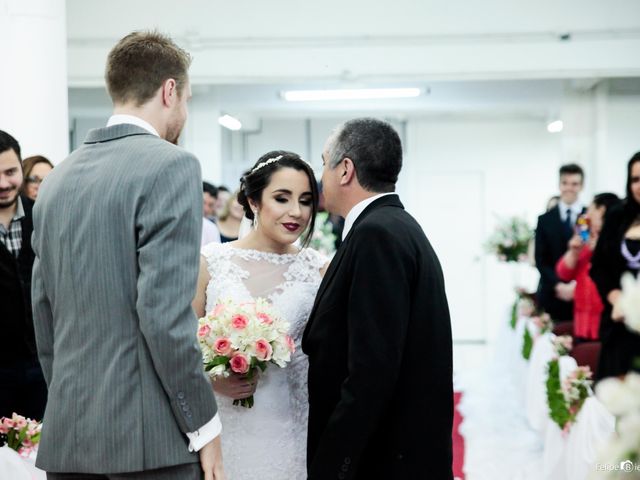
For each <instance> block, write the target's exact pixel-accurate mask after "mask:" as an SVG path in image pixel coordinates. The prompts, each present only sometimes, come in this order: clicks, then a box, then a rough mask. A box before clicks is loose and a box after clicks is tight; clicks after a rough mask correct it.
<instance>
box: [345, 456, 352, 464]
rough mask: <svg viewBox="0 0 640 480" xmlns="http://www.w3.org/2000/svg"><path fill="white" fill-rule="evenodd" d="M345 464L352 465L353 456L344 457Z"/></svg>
mask: <svg viewBox="0 0 640 480" xmlns="http://www.w3.org/2000/svg"><path fill="white" fill-rule="evenodd" d="M344 463H345V465H351V457H344Z"/></svg>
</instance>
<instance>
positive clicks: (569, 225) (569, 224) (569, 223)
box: [564, 208, 573, 234]
mask: <svg viewBox="0 0 640 480" xmlns="http://www.w3.org/2000/svg"><path fill="white" fill-rule="evenodd" d="M564 226H565V227H566V229H567V232H569V233H570V234H572V233H573V222H572V221H571V209H570V208H567V216H566V218H565V219H564Z"/></svg>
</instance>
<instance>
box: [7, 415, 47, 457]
mask: <svg viewBox="0 0 640 480" xmlns="http://www.w3.org/2000/svg"><path fill="white" fill-rule="evenodd" d="M40 430H42V424H41V423H40V422H37V421H35V420H31V419H29V418H24V417H23V416H22V415H18V414H17V413H14V414H13V415H12V416H11V418H9V417H2V418H0V439H2V440H3V442H2V443H6V444H7V446H8V447H9V448H10V449H12V450H15V451H16V452H18V453H19V454H20V455H21V456H23V457H28V456H29V454H30V453H31V452H32V451H33V450H34V449H35V448H36V445H38V442H40Z"/></svg>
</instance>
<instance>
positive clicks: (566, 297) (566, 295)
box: [555, 282, 576, 302]
mask: <svg viewBox="0 0 640 480" xmlns="http://www.w3.org/2000/svg"><path fill="white" fill-rule="evenodd" d="M575 289H576V283H575V282H571V283H562V282H559V283H557V284H556V288H555V290H556V297H557V298H559V299H560V300H563V301H565V302H570V301H572V300H573V294H574V292H575Z"/></svg>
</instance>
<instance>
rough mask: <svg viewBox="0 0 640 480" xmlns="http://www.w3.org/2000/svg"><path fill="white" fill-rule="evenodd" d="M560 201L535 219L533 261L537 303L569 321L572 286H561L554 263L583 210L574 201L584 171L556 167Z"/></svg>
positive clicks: (567, 284)
mask: <svg viewBox="0 0 640 480" xmlns="http://www.w3.org/2000/svg"><path fill="white" fill-rule="evenodd" d="M559 173H560V201H559V202H558V205H556V206H555V207H553V208H552V209H551V210H549V211H548V212H546V213H545V214H543V215H541V216H540V217H538V226H537V228H536V244H535V258H536V267H537V268H538V271H539V272H540V283H539V285H538V292H537V299H538V304H539V305H540V307H541V308H542V309H544V311H545V312H547V313H548V314H549V315H550V316H551V318H552V319H553V320H556V321H563V320H571V318H572V315H573V293H574V288H575V283H564V282H562V281H560V279H559V278H558V276H557V275H556V269H555V267H556V263H557V262H558V260H559V259H560V257H561V256H562V255H564V253H565V251H566V250H567V242H568V241H569V239H571V237H572V236H573V228H574V225H575V223H576V220H577V218H578V216H579V215H580V214H582V213H583V211H584V208H583V206H582V205H581V204H580V201H579V200H578V195H579V194H580V192H581V191H582V186H583V183H584V172H583V171H582V168H580V166H578V165H575V164H569V165H563V166H562V167H560V172H559Z"/></svg>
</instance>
